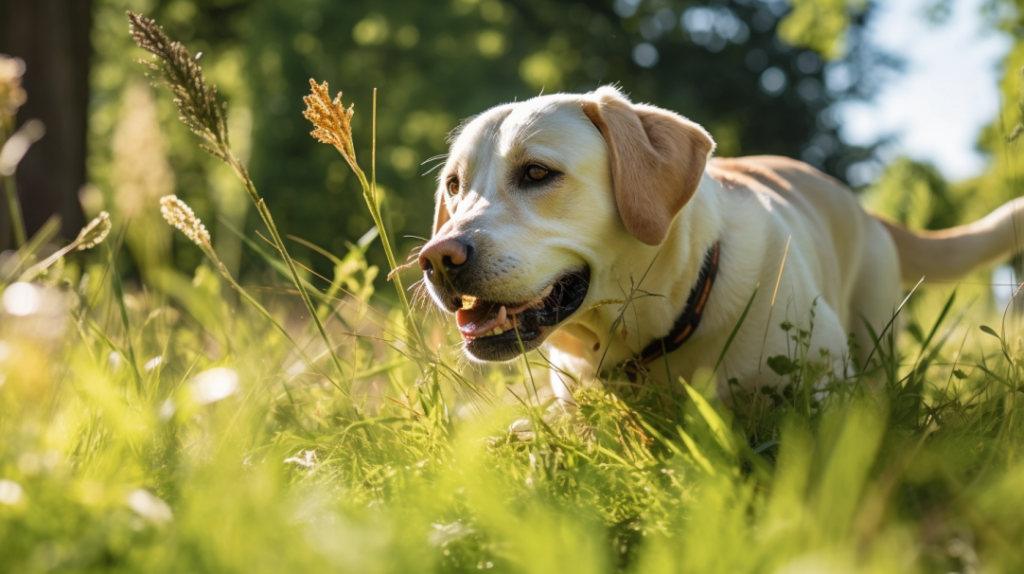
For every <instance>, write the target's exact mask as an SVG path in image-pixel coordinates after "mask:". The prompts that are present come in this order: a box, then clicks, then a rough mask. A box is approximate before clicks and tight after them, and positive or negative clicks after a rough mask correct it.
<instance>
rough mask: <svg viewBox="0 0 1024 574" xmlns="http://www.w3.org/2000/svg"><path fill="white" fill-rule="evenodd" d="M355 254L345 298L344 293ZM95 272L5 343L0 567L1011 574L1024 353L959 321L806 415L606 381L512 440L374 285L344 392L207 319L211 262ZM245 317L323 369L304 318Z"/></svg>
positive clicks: (218, 303) (491, 377) (519, 390)
mask: <svg viewBox="0 0 1024 574" xmlns="http://www.w3.org/2000/svg"><path fill="white" fill-rule="evenodd" d="M362 252H363V250H362V249H361V248H358V247H354V248H353V251H352V253H350V254H349V256H348V257H347V258H346V259H345V260H344V261H347V263H348V264H347V265H339V267H338V268H339V269H348V270H350V271H354V273H353V275H352V276H351V277H346V278H335V279H336V282H337V283H339V284H343V283H345V280H350V281H351V286H353V287H355V286H357V285H358V284H359V280H358V277H359V276H360V273H365V272H366V269H367V268H366V266H365V263H364V262H363V260H362ZM101 260H102V259H101ZM108 261H109V260H108ZM360 270H362V271H360ZM86 271H87V272H86V273H82V274H81V275H78V274H77V273H76V271H75V266H74V265H68V266H67V267H66V268H65V269H64V271H63V273H64V275H63V277H61V278H60V280H59V281H57V283H56V285H45V284H44V283H37V284H35V287H32V288H31V289H32V290H33V291H32V292H33V293H34V294H35V295H36V296H37V297H38V298H39V301H41V303H42V304H41V305H40V306H38V307H37V311H36V312H34V313H32V314H30V315H26V316H14V315H11V314H9V313H8V314H7V315H6V316H5V317H4V319H3V321H2V322H0V329H2V345H0V351H2V352H0V355H2V357H3V360H2V362H0V369H2V371H0V372H2V376H3V379H2V380H3V386H2V387H0V436H2V437H3V440H2V441H0V476H2V478H3V480H4V481H5V482H3V483H0V556H2V560H0V570H3V571H7V572H43V571H57V572H88V571H127V572H207V571H208V572H235V571H237V572H303V571H314V570H316V571H330V572H428V571H474V570H477V569H478V568H483V569H488V568H492V567H493V570H495V571H514V572H555V571H569V572H611V571H629V572H661V571H665V572H669V571H688V572H773V571H785V572H789V571H800V572H802V571H807V572H820V571H837V572H846V571H864V572H885V571H892V572H913V571H922V572H949V571H978V570H970V569H971V568H977V567H978V565H979V564H980V565H982V566H983V567H984V569H985V570H984V571H986V572H1013V571H1019V570H1018V568H1019V566H1020V565H1021V564H1024V562H1022V555H1021V546H1020V544H1019V542H1020V541H1021V540H1022V536H1024V513H1021V511H1020V509H1021V508H1024V461H1022V460H1021V457H1020V453H1021V440H1022V439H1024V433H1022V428H1021V418H1024V417H1022V416H1021V413H1019V412H1018V411H1019V407H1018V406H1017V404H1016V403H1017V402H1018V398H1017V397H1018V391H1019V389H1020V388H1021V384H1022V377H1021V373H1022V368H1024V361H1022V353H1021V349H1020V347H1019V343H1017V345H1018V346H1017V348H1015V349H1007V354H1008V356H1007V355H1004V353H1003V352H1002V351H1001V350H1000V341H999V340H997V339H996V338H995V337H993V336H991V335H988V334H986V333H984V332H982V331H981V330H980V329H979V328H978V327H977V326H969V325H967V323H966V322H965V321H963V320H960V321H957V320H956V319H955V318H953V317H952V315H954V314H955V313H954V311H957V310H959V309H962V308H963V306H962V305H961V304H959V303H958V302H957V301H955V300H954V301H953V302H952V303H951V304H950V305H949V306H948V307H949V312H947V313H942V314H940V315H941V322H939V323H937V328H936V329H934V335H933V336H931V338H930V340H929V337H928V334H929V333H931V332H932V331H933V329H932V325H931V324H930V323H929V324H926V325H925V326H924V327H918V326H917V323H916V321H915V320H914V319H913V317H911V318H910V320H909V321H908V323H909V324H910V325H911V327H910V328H908V330H907V333H905V336H904V345H903V352H902V354H901V355H900V357H899V358H892V357H885V358H884V361H886V364H887V365H888V366H889V367H890V369H883V370H881V371H878V372H876V373H875V374H874V375H871V376H869V377H866V378H864V379H860V380H851V381H840V380H835V381H833V382H832V384H833V385H834V386H835V388H834V390H833V393H832V394H831V395H830V396H829V398H828V399H827V400H826V401H825V402H824V404H814V403H812V402H809V401H806V400H804V399H803V398H801V397H806V396H808V395H805V394H804V393H801V392H799V389H793V388H790V389H788V390H787V392H781V393H778V394H775V395H767V394H766V395H759V396H757V397H754V398H753V399H751V400H748V401H742V404H741V405H740V406H738V407H736V408H734V409H731V410H728V409H725V408H723V407H721V406H720V405H718V404H717V403H716V402H715V401H712V402H710V403H707V402H704V401H703V400H702V399H701V398H700V396H701V395H700V394H699V393H696V392H694V393H693V395H692V396H688V395H687V394H686V392H685V390H684V389H683V388H681V387H680V388H679V389H675V390H674V391H673V392H670V393H663V394H661V395H658V396H655V397H650V396H648V397H645V396H638V394H637V393H636V392H635V391H633V390H630V389H629V388H628V387H625V386H616V385H614V384H613V385H611V388H612V389H614V390H616V392H608V391H605V390H598V389H590V390H584V391H581V392H580V393H579V400H580V402H581V404H582V407H581V409H580V412H579V414H578V416H577V417H575V418H573V419H560V420H555V421H552V422H551V424H550V425H542V424H539V423H538V424H536V425H535V430H536V432H535V436H534V437H533V438H532V439H530V440H521V439H519V438H518V437H517V436H516V435H514V434H511V433H509V432H508V431H507V430H506V428H507V425H508V424H509V423H510V422H512V421H513V420H515V419H516V418H519V417H523V416H532V417H533V418H535V419H537V420H539V419H540V416H541V414H542V412H541V408H540V407H538V406H536V405H535V404H534V403H533V402H532V399H531V398H532V396H533V392H532V387H531V386H530V384H529V383H528V379H529V376H528V374H527V373H526V372H525V371H524V370H523V365H522V363H520V364H517V365H515V366H512V367H505V368H493V369H488V370H484V371H476V370H474V369H464V370H463V372H464V374H465V375H467V376H468V377H469V378H471V379H473V381H472V382H470V381H468V380H466V378H463V377H462V376H458V375H456V373H458V371H457V370H449V369H452V365H454V364H456V361H455V353H454V351H452V350H451V349H449V348H447V347H446V346H442V347H441V348H442V350H443V352H442V354H441V355H440V356H438V357H435V358H434V359H433V363H430V367H429V368H428V370H427V371H426V376H424V375H423V372H422V371H421V368H422V367H421V364H420V363H419V362H417V361H414V360H412V359H410V358H407V357H406V356H405V355H404V354H403V353H404V352H407V350H408V347H407V346H405V345H404V344H403V343H402V342H401V341H399V340H397V339H396V338H395V337H394V336H393V335H391V334H390V333H391V331H392V330H393V329H394V327H395V323H394V321H395V320H396V319H400V317H401V314H400V313H395V312H394V311H390V310H389V309H388V308H387V307H386V306H381V305H382V304H377V305H374V304H373V303H372V299H371V298H370V297H369V295H368V290H365V289H364V290H363V296H362V299H360V298H359V297H357V296H352V295H348V296H344V297H343V299H340V300H338V301H337V302H336V303H337V304H338V308H339V312H338V313H333V312H331V313H327V314H325V319H326V320H325V324H326V326H327V329H328V330H329V331H330V333H331V336H332V337H336V338H337V339H338V340H340V341H341V343H340V345H339V348H338V355H339V357H340V359H341V360H342V363H343V367H342V368H343V372H342V373H341V374H340V375H339V374H337V373H332V375H335V376H336V377H337V378H338V379H340V380H343V381H344V383H345V386H346V387H349V388H351V389H352V391H351V392H350V393H349V392H343V391H341V390H339V389H338V388H337V387H335V386H333V385H332V384H330V383H329V382H328V381H327V379H326V378H325V377H324V376H323V375H321V374H320V373H318V372H317V371H315V370H313V369H311V368H309V367H308V366H307V365H305V364H304V363H303V362H302V359H301V358H300V356H299V354H298V352H297V351H296V350H295V348H294V347H293V346H292V344H291V343H290V342H289V341H288V340H287V339H286V338H285V336H284V335H283V334H282V333H281V332H280V331H279V330H278V329H277V328H275V327H274V326H273V325H272V324H271V323H270V322H269V321H268V320H267V318H266V317H265V316H263V315H262V314H260V313H259V312H257V311H255V310H254V309H253V308H252V307H251V306H246V305H244V304H236V305H232V304H229V303H228V302H227V301H226V300H225V299H223V298H222V297H221V295H220V293H221V285H220V281H218V277H219V276H218V275H217V274H216V273H215V272H213V271H212V270H211V269H210V268H208V267H205V266H204V267H201V268H200V269H198V270H197V273H196V277H195V281H193V282H192V283H189V282H187V281H183V283H184V284H183V285H179V287H178V288H177V289H176V290H171V292H172V295H171V297H170V298H165V297H162V296H157V295H152V294H149V293H145V292H141V291H134V290H131V289H129V290H127V292H126V293H124V294H121V293H120V290H119V289H118V287H117V285H118V283H117V281H118V280H117V274H116V273H115V272H114V270H113V269H112V268H110V267H109V264H105V263H94V264H93V265H92V266H90V267H87V268H86ZM370 275H372V273H370ZM52 279H53V278H51V280H52ZM271 286H274V287H277V288H278V289H281V287H282V286H281V285H271ZM364 286H365V285H364ZM11 289H12V288H11V287H8V288H7V291H8V293H10V291H11ZM18 289H21V290H22V291H24V289H25V287H24V284H22V285H20V286H19V287H18ZM263 298H264V300H265V303H266V305H267V307H268V309H269V310H270V311H271V313H272V315H273V316H275V317H278V318H279V319H280V320H281V321H282V322H285V319H286V318H288V321H287V324H289V326H290V328H291V330H292V333H293V336H294V337H295V338H296V340H297V341H298V342H299V344H300V345H301V346H303V347H304V348H305V349H306V350H307V353H308V354H309V355H311V356H319V357H318V358H317V359H316V360H317V361H319V364H320V366H321V367H322V368H324V369H328V370H329V369H330V368H331V361H330V359H329V358H328V357H327V356H326V354H324V353H323V352H322V351H323V349H322V344H321V339H320V338H319V336H318V334H317V333H316V332H315V330H313V329H311V328H310V326H309V321H308V320H307V319H301V318H298V317H297V315H299V314H300V312H301V310H302V309H303V308H304V307H302V306H301V305H297V304H296V301H294V299H295V297H294V296H291V297H289V296H281V295H272V296H265V297H263ZM8 299H9V300H10V301H9V302H8ZM4 301H5V304H6V305H8V310H9V311H10V310H12V309H15V310H16V309H17V307H16V305H17V299H16V298H14V296H10V297H9V298H5V299H4ZM941 308H942V306H941V305H938V306H925V305H923V304H922V305H921V306H920V309H918V310H917V311H916V312H917V315H919V316H921V317H924V316H926V315H928V314H929V311H930V312H931V314H933V315H934V314H935V313H936V312H937V311H936V310H937V309H941ZM122 309H123V310H124V313H125V315H124V317H125V319H122V316H121V311H122ZM375 323H376V324H377V325H379V327H378V326H374V324H375ZM428 324H430V323H428ZM991 324H993V325H998V318H997V317H994V318H993V322H992V323H991ZM431 325H432V324H431ZM997 328H998V327H997ZM438 331H439V327H438V326H433V327H431V329H429V330H428V331H427V332H428V333H431V335H430V336H433V337H435V338H436V337H437V336H439V332H438ZM347 332H353V333H359V336H350V337H344V336H343V335H342V333H347ZM914 334H917V337H918V338H920V340H921V342H926V344H924V345H922V344H921V342H918V341H917V340H916V339H915V336H914ZM964 340H966V343H964V342H963V341H964ZM318 344H320V347H317V345H318ZM961 347H962V348H963V353H962V354H959V355H957V353H958V351H959V350H960V348H961ZM318 348H319V349H320V350H319V351H317V349H318ZM932 350H935V351H936V353H935V354H933V353H932V352H931V351H932ZM133 355H134V357H135V360H134V363H132V362H131V359H130V357H131V356H133ZM798 356H799V355H798V354H797V353H795V354H794V358H798ZM154 357H161V361H159V364H156V361H153V360H152V359H153V358H154ZM533 360H534V364H533V365H532V369H531V370H533V371H536V370H537V369H539V368H542V366H541V365H540V364H539V363H540V361H539V359H538V358H536V357H533ZM1011 360H1012V362H1011ZM795 362H796V365H797V368H798V369H800V372H801V373H803V374H805V375H810V374H811V371H812V370H813V369H812V367H810V365H809V363H808V364H807V365H805V364H803V363H801V361H800V360H796V361H795ZM915 365H916V367H915ZM215 368H221V369H229V370H230V371H224V370H220V371H215V373H218V374H220V375H222V376H223V377H222V379H216V380H215V381H214V383H210V381H209V379H210V375H201V373H204V372H208V371H210V370H211V369H215ZM890 370H891V371H895V372H896V373H897V374H896V375H895V377H896V378H895V379H892V380H887V379H886V377H887V372H889V371H890ZM225 373H234V374H235V375H236V376H237V383H238V385H237V388H235V389H232V387H231V384H230V381H231V380H234V379H232V377H231V376H230V375H225ZM791 376H792V375H791ZM137 377H138V378H137ZM869 379H870V380H869ZM204 380H206V383H205V386H204V383H203V381H204ZM224 380H227V381H229V382H227V383H224V382H223V381H224ZM197 381H198V382H197ZM217 381H221V384H222V385H223V386H221V387H218V386H217V384H216V382H217ZM211 384H212V387H211ZM870 385H874V387H875V388H874V390H868V387H869V386H870ZM506 388H508V389H512V391H514V392H515V394H516V396H518V397H521V398H523V399H524V403H519V402H518V401H516V400H514V399H511V398H510V396H511V392H512V391H508V392H506V391H505V389H506ZM218 390H219V391H221V392H220V393H218V392H217V391H218ZM232 390H233V391H234V392H231V393H230V394H227V396H223V397H222V398H219V400H212V401H211V400H210V399H211V398H212V399H218V397H220V396H221V395H224V394H225V393H227V392H228V391H232ZM211 392H212V393H213V394H212V397H211ZM381 396H384V397H386V398H385V399H383V400H382V399H381V398H380V397H381ZM207 401H209V402H207ZM527 405H533V406H527Z"/></svg>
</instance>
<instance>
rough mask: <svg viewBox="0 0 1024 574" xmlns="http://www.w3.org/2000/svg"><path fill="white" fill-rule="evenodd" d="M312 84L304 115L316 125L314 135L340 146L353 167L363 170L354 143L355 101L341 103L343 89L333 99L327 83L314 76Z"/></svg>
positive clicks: (338, 147) (340, 150)
mask: <svg viewBox="0 0 1024 574" xmlns="http://www.w3.org/2000/svg"><path fill="white" fill-rule="evenodd" d="M309 86H310V94H309V95H308V96H303V97H302V101H303V102H305V103H306V110H305V111H304V112H302V115H303V116H305V118H306V119H307V120H309V121H310V122H312V124H313V127H314V128H315V129H314V130H313V131H312V132H310V135H311V136H313V137H314V138H316V139H317V140H319V141H320V142H322V143H325V144H328V145H332V146H334V147H336V148H337V149H338V151H339V152H341V155H342V156H343V157H344V158H345V161H347V162H348V163H349V165H350V166H352V169H355V170H357V171H361V170H359V167H358V163H356V150H355V146H354V145H353V144H352V116H353V114H355V110H353V108H354V107H355V104H351V105H349V107H347V108H346V107H345V106H344V104H342V103H341V92H338V95H337V96H335V97H334V99H333V100H331V94H330V92H329V87H328V85H327V82H324V83H323V84H320V85H318V84H317V83H316V81H315V80H313V79H310V80H309Z"/></svg>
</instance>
